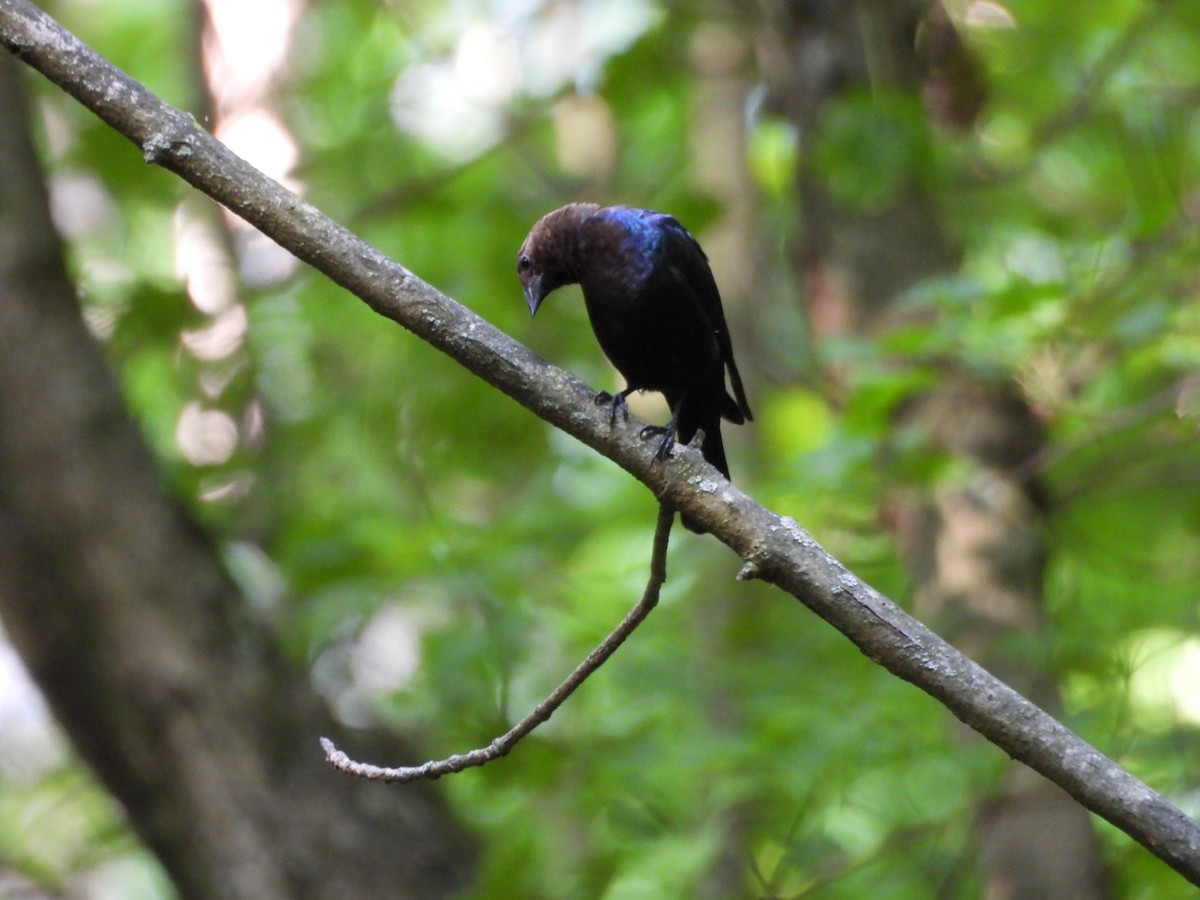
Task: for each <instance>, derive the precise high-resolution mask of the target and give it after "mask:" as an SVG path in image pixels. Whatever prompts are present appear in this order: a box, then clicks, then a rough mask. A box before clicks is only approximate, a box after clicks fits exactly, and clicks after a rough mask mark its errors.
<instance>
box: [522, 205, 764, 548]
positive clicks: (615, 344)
mask: <svg viewBox="0 0 1200 900" xmlns="http://www.w3.org/2000/svg"><path fill="white" fill-rule="evenodd" d="M517 274H518V275H519V276H520V278H521V284H522V285H523V286H524V288H525V299H526V301H527V302H528V304H529V312H530V315H534V314H536V313H537V310H538V307H539V306H540V305H541V303H542V301H543V300H544V299H545V298H546V295H547V294H549V293H550V292H551V291H553V290H555V289H556V288H559V287H562V286H563V285H566V284H576V283H578V284H579V285H580V286H581V287H582V288H583V299H584V303H585V304H586V306H587V312H588V318H589V319H590V320H591V323H592V330H593V331H594V332H595V333H596V339H597V340H598V341H599V342H600V348H601V349H602V350H603V351H604V353H605V355H606V356H607V357H608V358H609V360H610V361H611V362H612V364H613V365H614V366H616V368H617V370H618V371H619V372H620V373H621V374H622V375H623V376H624V378H625V385H626V386H625V389H624V390H622V391H621V392H620V393H618V394H615V395H610V394H608V393H607V392H601V393H600V394H599V395H597V402H610V403H611V404H612V412H611V414H612V418H613V420H614V421H615V420H616V416H617V414H618V412H620V413H621V414H624V413H625V397H626V396H628V395H629V394H630V393H632V392H633V391H659V392H660V393H662V394H663V396H664V397H666V400H667V405H668V406H669V407H670V408H671V421H670V422H668V423H667V425H666V426H665V427H657V426H650V427H648V428H647V429H645V431H646V432H648V433H652V434H661V435H662V440H661V442H660V443H659V445H658V449H657V451H656V452H655V457H656V458H657V459H662V458H665V457H666V456H668V455H669V454H670V452H671V445H672V442H673V441H674V440H676V439H678V440H679V441H682V442H683V443H687V442H688V441H690V440H691V439H692V438H693V437H694V436H695V434H696V431H697V430H701V431H703V432H704V438H703V441H702V443H701V452H702V453H703V454H704V458H705V459H706V460H708V461H709V462H710V463H712V464H713V465H714V466H716V467H717V468H718V469H720V471H721V473H722V474H723V475H725V477H726V478H728V477H729V464H728V462H727V461H726V459H725V445H724V443H723V442H722V441H721V419H723V418H724V419H728V420H729V421H730V422H734V423H736V424H738V425H740V424H742V423H743V422H746V421H748V420H750V419H752V418H753V417H752V415H751V413H750V404H749V403H747V402H746V393H745V390H744V389H743V388H742V379H741V376H740V375H739V374H738V370H737V364H736V363H735V362H734V361H733V345H732V343H731V342H730V340H729V329H728V327H726V325H725V313H724V310H723V309H722V308H721V295H720V293H718V291H717V284H716V281H715V280H714V279H713V275H712V271H711V270H710V269H709V267H708V257H706V256H705V255H704V251H703V250H701V249H700V245H699V244H698V243H696V239H695V238H693V237H692V236H691V234H689V233H688V231H687V229H685V228H684V227H683V226H682V225H680V224H679V222H677V221H676V220H675V219H674V218H672V217H671V216H668V215H666V214H664V213H660V212H654V211H653V210H649V209H636V208H633V207H629V206H610V207H603V208H602V207H599V206H597V205H596V204H594V203H572V204H570V205H569V206H564V207H563V208H562V209H557V210H555V211H554V212H552V213H549V214H548V215H546V216H545V217H543V218H542V219H541V220H540V221H539V222H538V223H537V224H536V225H534V226H533V228H532V229H531V230H530V232H529V236H528V237H526V238H525V243H524V244H522V245H521V250H520V252H519V253H518V254H517ZM726 372H728V373H729V383H730V385H731V386H732V388H733V395H732V396H730V394H729V392H728V390H726V387H725V373H726ZM684 525H686V526H687V527H689V528H692V529H693V530H697V529H696V528H695V527H694V525H693V523H691V522H689V521H687V520H686V519H685V520H684Z"/></svg>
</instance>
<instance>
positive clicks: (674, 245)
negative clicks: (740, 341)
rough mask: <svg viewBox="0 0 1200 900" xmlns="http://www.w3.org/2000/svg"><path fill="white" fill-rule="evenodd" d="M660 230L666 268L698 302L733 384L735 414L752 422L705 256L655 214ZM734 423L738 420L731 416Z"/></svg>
mask: <svg viewBox="0 0 1200 900" xmlns="http://www.w3.org/2000/svg"><path fill="white" fill-rule="evenodd" d="M659 215H660V216H661V220H660V228H661V230H662V233H663V247H662V250H663V255H664V257H665V258H666V259H667V260H668V261H669V263H670V265H671V266H672V267H673V268H675V269H676V270H677V271H679V272H680V274H681V275H682V277H683V278H684V280H685V281H686V282H687V283H688V285H689V287H690V288H691V289H692V293H693V294H695V296H696V298H697V299H698V300H699V301H700V310H701V312H702V313H703V314H704V315H705V316H706V317H707V318H708V320H709V323H710V324H711V326H712V330H713V335H714V336H715V337H716V339H717V346H718V347H719V348H720V350H721V358H722V360H724V362H725V366H726V368H727V369H728V370H729V381H730V383H731V384H732V385H733V395H734V398H735V400H736V403H737V409H738V411H739V412H740V413H741V414H742V415H744V416H745V417H746V418H747V419H752V418H753V416H752V415H751V413H750V404H749V403H748V402H747V401H746V391H745V389H744V388H743V387H742V376H741V375H740V374H739V373H738V370H737V363H736V362H734V360H733V342H732V341H731V340H730V337H729V326H728V325H726V324H725V309H724V307H723V306H722V305H721V292H720V291H719V290H718V289H717V282H716V279H715V278H713V274H712V269H710V268H709V265H708V256H707V255H706V254H705V252H704V250H703V249H702V248H701V247H700V244H699V242H698V241H697V240H696V239H695V238H694V237H692V234H691V232H689V231H688V230H687V229H686V228H684V227H683V226H682V225H680V224H679V222H678V220H676V219H675V218H674V217H673V216H668V215H666V214H664V213H659ZM730 418H731V419H733V420H734V421H740V420H738V419H737V418H736V417H735V416H731V417H730Z"/></svg>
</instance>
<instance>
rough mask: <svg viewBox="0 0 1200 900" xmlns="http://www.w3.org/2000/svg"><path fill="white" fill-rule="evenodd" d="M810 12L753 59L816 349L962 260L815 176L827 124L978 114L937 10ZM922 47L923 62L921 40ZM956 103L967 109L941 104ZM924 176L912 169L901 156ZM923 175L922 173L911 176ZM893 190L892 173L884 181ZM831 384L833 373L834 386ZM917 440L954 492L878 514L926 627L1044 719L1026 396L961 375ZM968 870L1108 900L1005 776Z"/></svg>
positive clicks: (908, 182)
mask: <svg viewBox="0 0 1200 900" xmlns="http://www.w3.org/2000/svg"><path fill="white" fill-rule="evenodd" d="M926 9H927V7H926V5H925V4H919V3H892V2H886V0H881V2H874V0H872V2H862V3H856V4H828V3H821V2H805V3H799V4H780V5H778V6H776V7H775V10H776V16H777V18H776V21H775V22H773V23H772V26H773V27H772V30H771V32H770V33H769V34H768V35H767V36H765V38H764V42H763V48H764V49H763V52H762V58H763V59H764V60H765V61H766V64H767V65H766V71H767V73H768V77H769V79H770V85H771V96H772V103H773V105H774V107H775V108H776V110H778V111H779V112H780V113H782V114H783V115H785V116H786V117H787V118H788V119H789V120H790V121H791V122H792V123H794V125H795V127H796V128H797V130H798V132H799V134H800V136H801V147H802V151H801V158H802V160H804V161H805V162H806V165H805V166H804V168H803V170H802V172H801V173H800V177H799V179H798V184H797V196H796V199H797V203H798V205H799V207H800V209H801V210H802V215H803V235H802V238H801V239H800V241H799V242H798V244H797V246H796V250H795V256H794V258H795V259H796V261H797V265H798V269H799V270H800V272H801V273H802V275H803V277H804V280H805V285H806V297H807V303H808V314H809V320H810V327H811V330H812V333H813V335H814V337H815V339H816V340H817V341H818V342H819V341H820V340H822V339H828V338H830V337H837V336H844V335H849V334H863V335H866V336H869V335H871V334H878V333H879V332H881V331H883V330H885V329H886V327H887V326H888V324H889V323H894V322H896V321H899V318H900V314H899V313H897V311H896V309H895V301H896V299H897V298H898V297H900V296H901V295H902V294H903V293H904V291H905V290H906V289H907V288H909V287H910V286H911V285H913V284H915V283H916V282H918V281H920V280H921V279H923V278H927V277H930V276H934V275H937V274H940V273H944V272H950V271H953V270H954V269H955V267H956V265H957V259H958V258H957V253H956V251H955V249H954V247H953V246H952V244H951V243H950V241H949V240H948V239H947V237H946V235H945V233H944V230H943V229H942V227H941V224H940V221H939V216H938V213H937V210H936V209H935V207H934V205H933V203H932V201H931V198H930V196H929V195H928V193H927V192H926V191H925V190H924V189H923V188H922V182H921V177H920V176H921V174H922V173H921V172H920V171H919V170H917V169H916V168H914V169H913V170H912V171H908V172H905V173H902V180H901V181H900V183H899V184H898V185H897V186H896V188H895V189H894V191H893V193H892V196H891V197H890V198H888V200H887V202H885V203H883V204H881V205H877V206H872V207H870V208H865V207H864V206H862V205H857V204H855V203H853V202H847V200H846V198H845V197H844V196H839V195H838V194H837V193H836V192H835V191H834V190H832V189H831V187H830V185H828V184H827V183H826V181H825V178H824V176H823V173H822V172H820V171H818V169H817V167H816V166H814V165H813V164H812V162H811V161H812V160H814V159H819V158H820V148H821V144H822V141H824V140H827V139H828V136H829V130H828V125H829V121H830V118H829V114H830V111H831V110H834V109H836V105H837V104H839V103H845V102H847V100H848V98H855V97H858V98H862V97H867V96H871V97H872V98H874V97H876V96H884V97H887V96H896V95H900V96H902V97H906V98H908V100H909V101H910V102H911V103H913V104H915V103H916V102H917V98H918V97H921V96H922V92H923V91H924V99H925V101H926V104H927V111H928V113H929V114H930V116H931V118H933V119H936V120H937V123H938V124H941V125H943V126H947V125H948V126H952V127H958V126H961V125H963V124H969V121H970V119H971V118H972V116H973V114H974V112H973V111H977V109H978V103H979V102H980V100H981V96H982V94H981V90H980V86H979V81H978V79H977V77H976V76H975V74H974V72H975V70H974V69H973V68H972V67H971V66H970V60H969V56H967V55H966V54H967V51H966V50H965V48H963V47H962V45H961V42H958V39H957V36H956V35H955V34H954V32H953V25H952V24H951V23H950V21H949V19H948V18H947V17H946V16H945V14H944V10H942V8H941V7H940V6H939V5H936V4H935V5H934V7H933V12H931V13H929V14H927V15H926V18H925V19H924V21H923V22H922V15H923V14H925V11H926ZM922 28H923V29H924V41H923V42H922V46H923V47H924V48H925V49H926V57H925V59H924V60H923V59H922V58H920V57H919V55H918V33H919V31H921V29H922ZM953 96H958V97H961V98H965V99H964V100H963V102H958V101H954V102H951V99H952V97H953ZM913 158H914V159H915V160H918V161H919V159H920V155H919V154H915V155H914V156H913ZM918 164H919V163H918ZM885 174H886V177H888V178H893V177H895V175H896V173H894V172H892V173H881V177H882V176H884V175H885ZM832 374H833V379H832V380H833V382H834V383H835V384H837V383H838V382H840V380H841V379H840V377H839V376H840V375H841V374H843V373H837V372H834V373H832ZM913 428H915V429H917V430H918V431H919V433H920V434H922V435H924V436H925V438H926V439H927V445H926V446H927V449H928V451H929V452H930V453H935V454H938V455H941V456H942V457H945V458H951V459H953V460H954V461H955V462H954V464H952V465H949V466H947V467H945V468H946V470H947V471H950V472H953V473H954V474H953V475H952V476H950V477H948V478H946V479H943V480H942V481H941V482H940V483H935V484H934V485H933V486H932V488H931V489H930V490H929V491H927V492H925V491H918V490H910V491H904V492H897V494H896V496H895V497H894V498H893V499H892V500H890V501H889V502H888V504H887V506H888V509H887V519H888V520H889V521H890V522H891V524H892V525H893V526H894V528H895V530H896V533H897V537H898V539H899V542H900V545H901V548H902V550H903V552H904V555H905V557H906V559H907V561H908V563H909V570H910V574H911V577H912V579H913V582H914V585H915V591H916V606H917V611H918V613H919V614H920V615H921V617H922V618H923V619H924V620H925V621H927V622H929V623H930V624H931V625H933V627H934V628H935V629H937V630H938V631H939V632H940V633H941V634H942V635H943V636H946V637H947V638H949V639H950V640H952V641H953V642H954V643H956V644H957V645H958V646H959V647H960V649H963V650H964V651H966V652H968V653H969V654H970V655H972V656H973V657H974V658H975V659H976V660H977V661H978V662H980V663H981V664H982V665H984V666H985V667H986V668H988V669H989V670H990V671H993V672H996V673H997V674H999V675H1000V676H1001V677H1003V678H1005V680H1006V681H1008V682H1009V683H1010V684H1012V685H1013V686H1014V687H1016V688H1017V689H1018V690H1020V691H1021V692H1022V693H1024V694H1026V696H1029V697H1030V698H1031V699H1033V700H1034V701H1035V702H1037V703H1039V704H1041V705H1043V706H1045V707H1046V708H1048V709H1052V710H1057V709H1058V708H1059V706H1060V704H1059V702H1058V699H1057V691H1056V689H1055V687H1054V685H1053V683H1052V681H1051V680H1050V679H1049V678H1048V677H1047V676H1046V674H1045V673H1044V672H1042V671H1040V670H1039V668H1038V666H1037V664H1036V662H1035V661H1034V660H1033V659H1032V658H1031V655H1030V654H1029V652H1028V651H1027V648H1028V646H1029V644H1030V641H1029V640H1028V639H1026V640H1025V641H1023V642H1019V643H1020V646H1021V647H1022V650H1021V651H1018V652H1017V653H1013V652H1012V651H1011V649H1006V648H1011V647H1012V646H1013V644H1014V643H1018V642H1014V641H1013V640H1011V638H1012V637H1013V636H1014V635H1025V636H1029V635H1036V634H1037V633H1038V631H1039V629H1040V628H1041V626H1042V618H1041V613H1040V598H1041V590H1042V574H1043V561H1044V556H1045V548H1044V542H1043V537H1042V523H1043V517H1044V515H1045V511H1046V510H1045V506H1044V502H1043V500H1042V498H1041V497H1040V495H1039V492H1038V491H1037V488H1036V485H1035V484H1034V483H1033V482H1032V481H1031V479H1030V478H1029V477H1028V471H1027V464H1028V463H1029V462H1030V460H1031V459H1032V458H1033V457H1034V456H1035V454H1037V453H1038V451H1039V450H1040V449H1041V448H1042V443H1043V434H1042V427H1041V424H1040V423H1039V421H1038V420H1037V417H1036V416H1035V415H1034V413H1033V411H1032V410H1031V409H1030V407H1029V405H1028V404H1027V402H1026V401H1025V400H1024V398H1023V397H1022V396H1021V394H1020V391H1019V390H1018V389H1017V388H1016V387H1015V386H1014V385H1010V384H1006V383H989V382H986V381H981V380H980V379H978V378H975V377H972V376H969V375H967V374H966V373H963V372H957V371H946V372H945V375H944V378H943V379H942V380H941V383H940V384H939V385H938V386H937V387H936V388H934V389H933V390H932V391H930V392H929V393H928V394H927V395H925V396H924V397H922V398H920V399H919V400H917V401H915V402H913V403H911V404H909V405H908V406H907V407H906V408H905V409H904V410H902V411H901V412H900V413H899V414H898V416H897V419H896V429H897V432H898V433H899V432H900V431H902V430H906V429H913ZM976 835H977V845H978V866H979V869H980V872H981V877H982V879H983V881H984V884H985V892H986V896H988V897H989V898H1007V897H1078V898H1084V897H1087V898H1099V897H1104V896H1107V894H1108V889H1107V887H1106V876H1105V872H1104V867H1103V864H1102V861H1101V859H1100V855H1099V848H1098V845H1097V842H1096V839H1095V836H1094V834H1093V832H1092V828H1091V823H1090V820H1089V818H1088V815H1087V813H1086V811H1084V810H1083V809H1082V808H1081V807H1080V806H1078V804H1076V803H1075V802H1074V801H1073V800H1071V799H1070V798H1069V797H1068V796H1067V795H1066V794H1064V793H1063V792H1062V791H1060V790H1059V789H1058V788H1056V787H1055V786H1053V785H1051V784H1050V783H1048V782H1046V781H1045V780H1044V779H1042V778H1041V777H1040V776H1037V775H1035V774H1033V773H1031V772H1030V771H1029V770H1028V769H1026V768H1025V767H1024V766H1022V765H1021V764H1019V763H1012V764H1011V765H1010V770H1009V773H1008V775H1007V776H1006V778H1005V781H1004V784H1003V786H1002V787H1001V789H1000V791H999V792H998V794H996V795H995V796H992V797H985V798H980V800H979V803H978V809H977V821H976Z"/></svg>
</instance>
